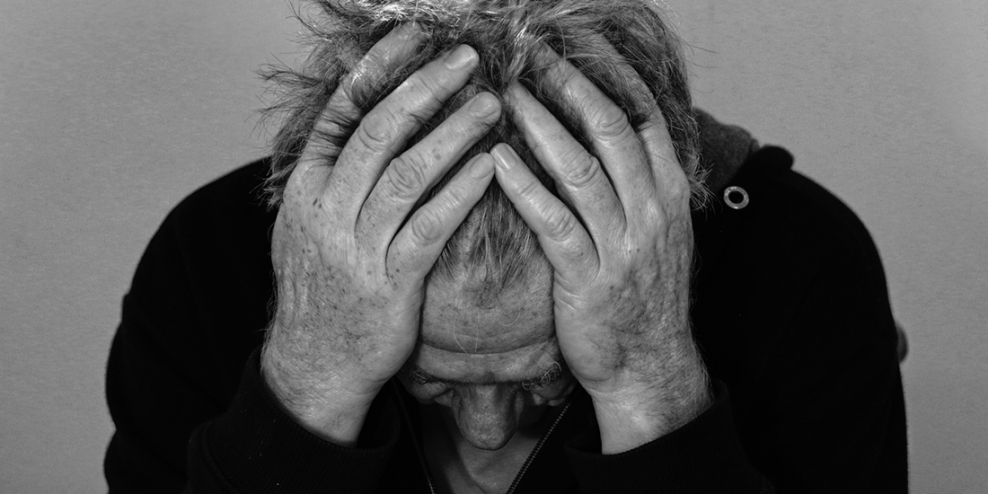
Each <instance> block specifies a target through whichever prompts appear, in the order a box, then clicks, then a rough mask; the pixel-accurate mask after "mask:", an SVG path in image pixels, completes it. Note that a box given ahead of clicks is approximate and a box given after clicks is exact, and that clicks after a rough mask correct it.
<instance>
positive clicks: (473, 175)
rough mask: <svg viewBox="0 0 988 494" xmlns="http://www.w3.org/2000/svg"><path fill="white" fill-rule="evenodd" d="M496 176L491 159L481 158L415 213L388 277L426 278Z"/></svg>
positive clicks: (392, 255)
mask: <svg viewBox="0 0 988 494" xmlns="http://www.w3.org/2000/svg"><path fill="white" fill-rule="evenodd" d="M493 172H494V163H493V160H492V159H491V156H490V155H489V154H487V153H483V154H478V155H477V156H474V157H473V159H471V160H470V161H468V162H467V163H466V164H465V165H464V166H463V168H462V169H461V170H460V171H459V172H457V173H456V175H454V176H453V178H452V179H451V180H450V181H449V183H448V184H446V186H445V187H443V189H442V190H441V191H439V193H438V194H436V196H435V197H433V198H432V200H430V201H429V202H427V203H425V204H423V205H422V206H421V207H420V208H419V209H418V210H417V211H415V213H414V214H412V217H411V218H409V220H408V222H407V223H405V226H404V227H402V229H401V231H399V232H398V234H397V235H396V236H395V238H394V241H393V242H392V243H391V246H390V247H389V248H388V256H387V268H388V273H390V274H391V275H392V277H398V276H401V277H412V278H418V279H421V278H424V277H425V275H426V274H428V272H429V271H430V270H431V269H432V266H433V265H434V264H435V263H436V259H438V258H439V254H441V253H442V251H443V248H444V247H445V246H446V242H447V241H449V238H450V237H451V236H453V232H455V231H456V229H457V228H459V226H460V223H463V220H464V218H466V217H467V214H468V213H469V212H470V210H471V209H473V207H474V205H476V204H477V201H479V200H480V198H481V197H482V196H483V195H484V191H485V190H487V186H488V185H490V183H491V180H492V179H493V177H494V173H493Z"/></svg>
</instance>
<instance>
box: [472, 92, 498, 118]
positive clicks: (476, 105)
mask: <svg viewBox="0 0 988 494" xmlns="http://www.w3.org/2000/svg"><path fill="white" fill-rule="evenodd" d="M468 109H469V110H470V113H473V114H474V115H475V116H478V117H485V116H487V115H490V114H492V113H494V112H495V111H496V110H497V100H496V99H495V98H494V96H492V95H490V94H487V93H480V94H478V95H476V96H474V97H473V101H471V102H470V106H469V107H468Z"/></svg>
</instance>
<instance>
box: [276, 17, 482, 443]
mask: <svg viewBox="0 0 988 494" xmlns="http://www.w3.org/2000/svg"><path fill="white" fill-rule="evenodd" d="M420 43H421V36H420V34H419V33H418V31H417V29H416V28H415V27H414V26H407V25H406V26H402V27H399V28H397V29H396V30H395V31H393V32H392V33H390V34H389V35H388V36H387V37H385V38H384V39H382V40H381V41H380V42H379V43H377V44H376V45H375V46H374V47H373V48H372V49H371V50H370V52H369V53H368V54H367V56H366V57H365V59H364V60H363V61H362V62H361V64H360V65H359V67H358V69H357V70H355V71H354V73H352V74H351V75H350V76H348V79H347V80H344V81H342V83H341V84H340V89H338V90H337V91H336V92H335V93H334V94H333V95H332V97H331V99H330V101H329V103H328V105H327V109H326V110H325V112H324V115H323V116H322V117H321V118H320V120H319V121H318V122H317V124H316V129H317V131H318V132H313V133H312V135H311V137H310V141H309V142H308V143H307V146H306V148H305V150H304V151H303V153H302V156H301V159H300V160H299V162H298V164H297V166H296V168H295V169H294V171H293V172H292V175H291V177H290V178H289V181H288V184H287V186H286V189H285V193H284V202H283V204H282V205H281V209H280V211H279V213H278V218H277V221H276V223H275V226H274V232H273V239H272V260H273V263H274V269H275V274H276V276H277V288H278V300H277V313H276V316H275V319H274V322H273V324H272V327H271V330H270V332H269V337H268V340H267V343H266V345H265V347H264V354H263V360H262V362H263V364H262V367H263V371H264V374H265V378H266V379H267V382H268V384H269V386H270V387H271V388H272V390H273V391H274V394H275V395H276V396H277V397H278V399H279V400H280V401H281V403H282V404H283V405H284V406H285V408H286V409H287V410H288V412H289V413H291V414H292V415H293V416H294V417H295V418H296V419H297V420H298V421H299V422H300V423H302V425H304V426H305V427H307V428H308V429H309V430H311V431H313V432H315V433H317V434H319V435H321V436H322V437H324V438H326V439H329V440H331V441H333V442H336V443H338V444H343V445H350V444H353V443H354V442H355V441H356V439H357V436H358V435H359V433H360V429H361V427H362V426H363V420H364V417H365V416H366V413H367V410H368V409H369V407H370V404H371V402H372V401H373V400H374V397H375V396H377V393H378V392H379V391H380V389H381V387H382V386H384V384H385V383H386V382H387V380H388V379H390V378H391V377H392V376H393V375H394V374H395V373H396V372H397V371H398V370H399V369H400V368H401V366H402V365H403V364H404V362H405V360H407V359H408V357H409V355H410V354H411V352H412V349H413V347H414V345H415V342H416V339H417V338H418V331H419V314H420V309H421V305H422V296H423V284H424V282H423V280H424V277H425V276H426V274H427V273H428V272H429V271H430V269H431V268H432V266H433V264H434V263H435V261H436V259H437V258H438V256H439V254H440V253H441V252H442V250H443V247H444V246H445V244H446V241H447V240H448V239H449V237H450V236H451V235H452V234H453V232H454V231H455V229H456V228H457V227H458V226H459V224H460V223H461V222H462V221H463V219H464V218H465V217H466V215H467V213H468V212H469V211H470V209H471V208H472V207H473V206H474V204H475V203H476V202H477V201H478V200H479V199H480V197H481V196H482V194H483V192H484V190H485V189H486V188H487V186H488V185H489V184H490V181H491V180H492V179H493V162H492V160H491V158H490V155H487V154H483V155H479V156H477V157H475V158H474V159H473V160H471V162H470V163H467V164H466V165H465V166H464V167H463V169H462V170H461V171H459V172H458V173H457V174H456V176H455V177H454V178H453V179H452V180H451V181H450V182H449V183H448V184H447V185H446V186H445V187H444V188H443V190H442V191H440V192H439V194H438V195H436V196H435V197H434V198H433V199H432V200H430V201H429V202H427V203H425V204H423V205H422V206H421V207H419V208H418V209H415V206H416V204H417V202H418V201H419V200H420V198H421V197H422V195H423V194H425V193H426V192H427V191H428V190H429V189H430V188H431V187H432V185H433V184H435V183H436V182H437V181H438V180H439V178H441V177H442V176H443V175H444V174H445V173H446V172H447V171H448V170H449V169H450V167H452V165H454V164H455V163H456V162H457V161H458V160H459V159H460V158H461V157H462V156H463V154H464V153H465V152H466V151H467V150H468V149H469V148H470V147H471V146H472V145H473V144H474V143H475V142H476V141H477V140H479V139H480V138H481V137H482V136H483V135H484V134H485V133H486V132H487V131H488V129H489V128H490V126H491V125H492V124H493V123H494V122H496V121H497V119H498V118H499V116H500V107H499V104H498V102H497V99H496V98H494V96H493V95H491V94H487V93H481V94H479V95H477V96H476V97H475V98H474V99H473V100H471V101H470V102H468V103H467V104H466V105H464V107H463V108H461V109H460V110H459V111H457V112H456V113H455V114H454V115H453V116H451V117H450V118H449V119H447V120H446V121H445V122H443V123H442V124H441V125H440V126H439V127H438V128H436V129H435V130H434V131H433V132H431V133H430V134H429V135H428V136H426V137H424V138H423V139H422V140H421V141H420V142H418V143H416V144H415V145H414V146H413V147H411V148H409V149H408V150H406V151H404V152H403V153H402V154H401V155H400V156H397V154H398V153H399V152H401V151H402V150H403V149H404V148H405V145H406V141H407V140H408V139H409V138H410V137H411V136H412V135H414V134H415V132H416V131H417V130H418V129H419V127H420V123H421V122H424V121H427V120H428V119H429V118H430V117H431V116H432V115H433V114H434V113H435V112H436V111H437V110H438V109H439V108H440V107H441V106H442V104H443V102H444V101H445V100H446V99H447V98H449V97H450V96H452V95H453V94H455V92H456V91H458V90H459V89H460V88H462V87H463V85H464V84H465V83H466V82H467V80H468V79H469V76H470V74H471V72H472V71H473V69H474V68H475V67H476V65H477V54H476V52H475V51H474V50H473V49H472V48H470V47H467V46H460V47H458V48H456V49H455V50H453V51H452V52H451V54H450V55H448V56H446V57H445V58H441V59H439V60H436V61H433V62H431V63H429V64H427V65H426V66H424V67H423V68H422V69H420V70H419V71H417V72H415V73H414V74H413V75H412V76H410V77H409V79H408V80H406V81H405V82H404V83H403V84H402V85H401V86H399V87H398V88H397V89H396V90H395V91H394V92H393V93H391V94H390V95H388V96H387V97H386V98H385V99H384V100H383V101H382V102H381V103H380V104H378V105H377V106H376V107H374V108H373V109H372V110H370V111H369V112H368V113H367V115H365V116H363V119H362V120H360V125H359V127H358V128H357V130H356V131H355V133H354V134H353V136H352V137H351V138H350V139H349V141H348V142H347V144H346V145H345V146H344V147H343V148H342V149H335V148H334V146H333V145H332V144H331V143H329V142H327V141H326V140H324V139H322V138H321V137H320V136H323V135H327V134H334V133H338V132H339V129H337V128H335V127H334V125H335V124H334V122H337V121H339V120H340V118H339V116H340V115H342V116H344V117H347V118H358V119H359V118H360V112H359V110H358V109H357V107H356V106H355V105H354V104H353V102H352V101H351V98H350V97H349V94H350V93H351V92H353V90H354V85H359V84H366V83H365V82H364V81H376V80H381V79H382V77H381V76H383V75H384V74H386V73H387V72H388V71H391V70H393V68H394V67H395V66H396V65H398V64H399V62H400V61H401V60H402V58H403V57H408V56H409V54H410V53H412V52H413V50H416V49H418V47H419V44H420ZM357 89H364V88H357ZM333 115H335V116H336V118H331V117H332V116H333ZM327 157H329V158H332V157H336V160H335V163H336V164H335V166H332V167H330V166H328V165H326V161H327ZM413 210H415V212H414V213H412V211H413ZM406 220H407V221H406Z"/></svg>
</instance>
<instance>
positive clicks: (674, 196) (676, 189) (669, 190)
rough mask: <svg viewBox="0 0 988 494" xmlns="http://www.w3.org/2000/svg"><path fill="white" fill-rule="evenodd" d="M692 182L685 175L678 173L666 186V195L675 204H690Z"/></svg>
mask: <svg viewBox="0 0 988 494" xmlns="http://www.w3.org/2000/svg"><path fill="white" fill-rule="evenodd" d="M690 193H691V191H690V182H689V179H687V178H686V175H685V174H683V173H677V174H675V175H674V178H673V179H672V180H670V181H669V183H668V184H667V185H666V195H667V197H668V198H669V200H670V201H671V202H672V203H673V204H679V203H683V202H685V203H687V204H688V203H689V200H690Z"/></svg>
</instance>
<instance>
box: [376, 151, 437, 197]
mask: <svg viewBox="0 0 988 494" xmlns="http://www.w3.org/2000/svg"><path fill="white" fill-rule="evenodd" d="M407 154H408V153H406V155H403V156H399V157H397V158H395V159H393V160H391V164H389V165H388V167H387V169H385V170H384V176H383V177H382V180H384V185H385V186H386V187H388V190H389V191H390V192H391V194H392V195H395V196H397V197H401V198H417V197H418V196H419V195H421V193H422V191H423V190H424V189H425V186H426V177H425V172H424V171H423V170H422V168H423V166H422V165H421V162H420V161H419V160H416V159H413V158H412V157H410V156H407Z"/></svg>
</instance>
